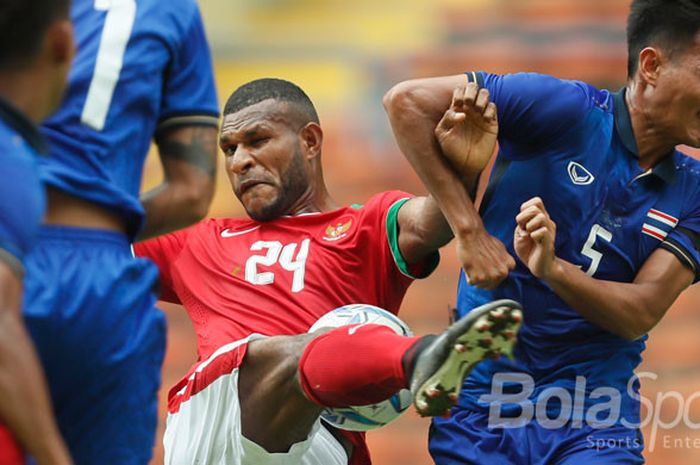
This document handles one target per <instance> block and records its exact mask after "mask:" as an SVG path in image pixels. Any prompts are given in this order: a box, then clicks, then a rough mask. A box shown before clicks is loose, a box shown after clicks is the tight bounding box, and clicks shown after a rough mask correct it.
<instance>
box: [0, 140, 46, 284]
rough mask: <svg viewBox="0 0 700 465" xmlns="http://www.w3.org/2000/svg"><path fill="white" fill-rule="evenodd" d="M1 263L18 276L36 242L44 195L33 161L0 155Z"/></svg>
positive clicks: (42, 212) (42, 211)
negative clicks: (26, 256)
mask: <svg viewBox="0 0 700 465" xmlns="http://www.w3.org/2000/svg"><path fill="white" fill-rule="evenodd" d="M0 157H2V158H0V172H2V174H3V182H1V183H0V261H2V262H4V263H5V264H7V265H9V266H10V268H12V269H14V270H15V271H16V272H17V273H18V274H19V273H22V271H23V265H22V263H23V261H24V257H25V255H26V254H27V253H28V252H29V251H30V250H31V248H32V247H33V245H34V242H35V241H36V236H37V233H38V231H39V224H40V222H41V218H42V216H43V214H44V202H45V200H44V192H43V189H42V188H41V185H40V183H39V178H38V175H37V172H36V167H35V166H34V163H33V161H30V160H27V159H22V158H19V157H14V156H8V155H7V154H0Z"/></svg>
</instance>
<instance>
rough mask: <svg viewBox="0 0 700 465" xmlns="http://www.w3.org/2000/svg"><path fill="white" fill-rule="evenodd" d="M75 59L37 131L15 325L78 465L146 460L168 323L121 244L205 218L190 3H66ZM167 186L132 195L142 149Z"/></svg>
mask: <svg viewBox="0 0 700 465" xmlns="http://www.w3.org/2000/svg"><path fill="white" fill-rule="evenodd" d="M71 17H72V19H73V22H74V27H75V36H76V42H77V46H78V53H77V56H76V59H75V62H74V64H73V66H72V69H71V73H70V75H69V87H68V91H67V94H66V97H65V99H64V101H63V103H62V105H61V107H60V109H59V110H58V112H57V113H55V114H54V115H53V116H51V117H50V118H49V119H48V120H46V121H45V122H44V123H43V127H42V131H43V133H44V134H45V135H46V136H47V137H48V139H49V141H50V143H51V156H50V157H49V158H46V159H44V160H42V162H41V173H42V180H43V181H44V183H45V184H46V185H47V190H48V192H47V193H48V205H47V212H46V216H45V220H44V223H45V224H44V226H43V227H42V229H41V232H40V241H39V244H38V247H37V248H36V249H35V251H34V252H33V253H32V254H31V255H30V256H29V257H28V260H27V277H28V280H27V289H26V296H27V302H26V305H25V317H26V320H27V324H28V327H29V330H30V332H31V335H32V337H33V339H34V341H35V343H36V345H37V348H38V351H39V354H40V357H41V359H42V362H43V365H44V368H45V370H46V374H47V378H48V381H49V386H50V390H51V395H52V398H53V402H54V405H55V409H56V415H57V420H58V424H59V427H60V429H61V432H62V433H63V435H64V437H65V439H66V442H67V443H68V446H69V448H70V450H71V453H72V455H73V458H74V459H75V461H76V463H78V464H85V465H87V464H98V463H104V464H115V465H117V464H118V465H127V464H134V465H136V464H139V465H143V464H146V463H148V461H149V459H150V457H151V454H152V447H153V444H154V435H155V428H156V423H157V405H156V393H157V391H158V387H159V384H160V368H161V361H162V358H163V353H164V349H165V321H164V317H163V315H162V313H161V312H160V311H158V310H157V309H156V308H155V307H154V304H155V302H156V299H157V289H156V283H157V273H158V271H157V268H156V267H155V266H154V265H153V264H152V263H150V262H149V261H148V260H143V259H135V258H133V256H132V254H131V251H130V242H131V241H132V240H133V239H134V238H135V237H137V236H140V237H149V236H153V235H156V234H160V233H164V232H169V231H172V230H175V229H178V228H181V227H184V226H187V225H189V224H191V223H194V222H196V221H198V220H199V219H201V218H202V217H203V216H204V215H205V214H206V211H207V208H208V205H209V202H210V200H211V197H212V193H213V186H214V172H215V156H216V126H217V122H218V117H217V116H218V108H217V100H216V95H215V89H214V80H213V76H212V64H211V57H210V53H209V49H208V45H207V42H206V38H205V35H204V30H203V26H202V21H201V18H200V13H199V10H198V7H197V5H196V3H195V2H194V0H174V1H168V2H162V1H158V0H142V1H138V2H137V1H135V0H111V1H102V0H75V1H73V4H72V9H71ZM152 139H154V140H155V142H156V145H157V146H158V153H159V155H160V159H161V161H162V165H163V170H164V173H165V179H164V182H163V183H162V184H161V185H160V186H158V187H156V188H155V189H153V190H152V191H149V192H147V193H145V194H144V195H143V196H142V197H141V199H139V197H138V192H139V189H140V184H141V172H142V166H143V163H144V159H145V157H146V154H147V152H148V149H149V145H150V143H151V140H152Z"/></svg>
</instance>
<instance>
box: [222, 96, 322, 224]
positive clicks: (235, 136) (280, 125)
mask: <svg viewBox="0 0 700 465" xmlns="http://www.w3.org/2000/svg"><path fill="white" fill-rule="evenodd" d="M285 107H286V104H285V103H280V102H277V101H274V100H265V101H263V102H260V103H257V104H255V105H251V106H250V107H247V108H244V109H242V110H240V111H238V112H236V113H232V114H230V115H226V116H225V117H224V120H223V123H222V125H221V136H220V141H219V145H220V146H221V150H222V151H223V152H224V155H225V157H226V173H227V175H228V177H229V180H230V181H231V186H232V187H233V192H234V193H235V194H236V197H238V199H239V200H240V201H241V203H242V204H243V207H244V208H245V209H246V212H248V215H249V216H250V217H251V218H253V219H255V220H257V221H269V220H272V219H275V218H277V217H279V216H281V215H285V214H290V213H292V211H291V210H292V208H293V205H294V204H295V203H296V202H297V201H298V200H299V199H300V198H301V197H302V196H303V195H304V194H305V193H306V192H307V191H308V190H309V189H311V175H310V171H309V167H308V164H307V163H306V160H305V157H304V154H303V152H302V148H301V143H300V138H299V130H298V129H295V127H294V124H293V123H292V122H291V120H290V119H291V118H290V117H289V115H288V112H287V111H285V110H286V108H285Z"/></svg>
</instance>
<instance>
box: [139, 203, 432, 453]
mask: <svg viewBox="0 0 700 465" xmlns="http://www.w3.org/2000/svg"><path fill="white" fill-rule="evenodd" d="M410 197H411V196H410V195H409V194H406V193H404V192H399V191H389V192H384V193H381V194H377V195H375V196H374V197H372V198H371V199H370V200H369V201H368V202H367V204H366V205H364V206H352V207H346V208H340V209H338V210H334V211H331V212H325V213H313V214H302V215H298V216H293V217H281V218H278V219H275V220H274V221H269V222H257V221H254V220H251V219H248V218H245V219H241V218H223V219H211V220H206V221H203V222H201V223H199V224H197V225H195V226H192V227H190V228H187V229H184V230H181V231H178V232H175V233H172V234H168V235H165V236H161V237H158V238H155V239H151V240H148V241H145V242H142V243H139V244H136V245H135V247H134V249H135V253H136V255H139V256H145V257H148V258H150V259H152V260H153V261H154V262H155V263H156V264H157V265H158V267H159V268H160V273H161V275H160V281H161V298H162V299H163V300H166V301H169V302H174V303H181V304H182V305H184V307H185V309H186V310H187V312H188V313H189V316H190V318H191V320H192V322H193V326H194V329H195V331H196V333H197V347H198V356H199V360H204V359H206V358H208V357H209V356H210V355H211V354H212V353H213V352H214V351H215V350H216V349H218V348H219V347H221V346H223V345H224V344H228V343H230V342H233V341H236V340H240V339H243V338H245V337H246V336H248V335H250V334H252V333H258V334H263V335H290V334H301V333H306V332H307V330H308V329H309V327H311V325H313V324H314V322H316V320H318V319H319V318H320V317H321V316H322V315H324V314H326V313H327V312H329V311H331V310H333V309H335V308H337V307H340V306H342V305H347V304H354V303H366V304H371V305H376V306H378V307H381V308H384V309H386V310H388V311H390V312H392V313H397V312H398V310H399V306H400V305H401V300H402V299H403V297H404V294H405V292H406V290H407V288H408V286H409V284H410V283H411V281H412V279H413V276H416V277H423V276H425V275H427V274H429V273H430V272H431V271H432V270H433V269H434V267H435V266H436V265H437V261H438V256H437V253H436V254H435V255H434V256H433V257H431V258H430V259H429V260H427V261H426V262H425V263H423V264H420V265H418V266H412V267H409V266H407V265H406V263H405V261H404V260H403V258H402V257H401V254H400V252H399V249H398V226H397V220H396V217H397V214H398V210H399V208H400V207H401V205H402V204H403V203H404V202H405V201H406V200H408V199H409V198H410ZM409 268H410V269H409ZM344 433H345V432H344ZM346 436H348V437H349V438H350V439H351V441H352V442H353V443H354V444H355V445H356V453H357V454H354V456H353V463H367V462H366V461H364V460H363V459H364V457H362V456H365V454H366V449H365V450H363V449H364V447H366V446H365V445H364V444H363V442H362V439H361V437H362V435H358V434H350V433H348V434H346ZM355 455H359V456H360V457H358V456H355ZM361 457H362V458H361ZM367 460H368V459H367Z"/></svg>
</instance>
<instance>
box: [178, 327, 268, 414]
mask: <svg viewBox="0 0 700 465" xmlns="http://www.w3.org/2000/svg"><path fill="white" fill-rule="evenodd" d="M262 337H264V336H261V335H256V334H254V335H251V336H248V337H247V338H245V339H241V340H239V341H235V342H232V343H230V344H226V345H225V346H222V347H219V348H218V349H217V350H216V351H215V352H214V353H213V354H211V356H210V357H209V358H208V359H206V360H205V361H203V362H202V363H200V364H199V365H197V367H196V368H195V369H194V371H193V372H192V374H191V375H189V376H186V377H185V378H183V379H182V380H180V381H179V382H178V383H177V384H176V385H175V386H173V387H172V388H171V389H170V392H169V393H168V412H169V413H177V412H178V411H179V410H180V406H181V405H182V404H183V403H184V402H187V401H188V400H189V399H190V398H192V397H193V396H195V395H196V394H198V393H199V392H202V391H203V390H204V389H206V388H207V387H208V386H210V385H211V384H212V383H213V382H214V381H216V380H217V379H219V378H220V377H222V376H225V375H228V374H231V373H232V372H233V371H234V370H235V369H237V368H238V367H239V366H241V363H242V362H243V358H244V357H245V354H246V352H247V350H248V343H249V342H250V341H251V340H255V339H260V338H262Z"/></svg>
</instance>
